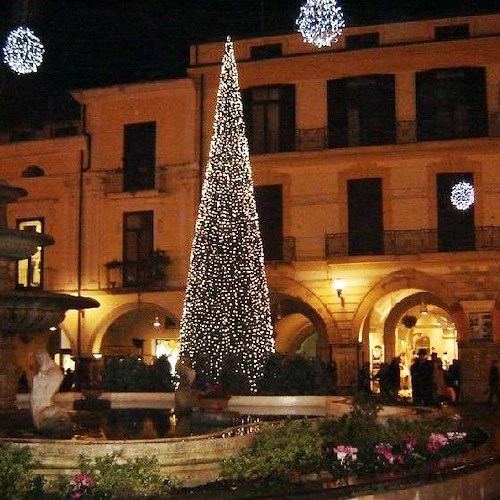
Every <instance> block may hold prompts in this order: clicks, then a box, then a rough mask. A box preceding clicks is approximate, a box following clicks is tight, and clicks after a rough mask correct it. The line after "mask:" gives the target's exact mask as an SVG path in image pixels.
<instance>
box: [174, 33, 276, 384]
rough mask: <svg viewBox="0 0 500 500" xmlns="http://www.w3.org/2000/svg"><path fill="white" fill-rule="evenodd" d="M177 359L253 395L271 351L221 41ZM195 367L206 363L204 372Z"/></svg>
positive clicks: (246, 171) (229, 58)
mask: <svg viewBox="0 0 500 500" xmlns="http://www.w3.org/2000/svg"><path fill="white" fill-rule="evenodd" d="M180 343H181V348H180V349H181V355H182V354H186V355H188V356H189V358H190V359H191V362H192V363H193V367H194V369H195V370H197V369H198V370H204V371H206V373H205V375H206V376H207V377H208V380H209V381H210V382H216V383H217V382H220V381H221V375H222V372H223V367H228V366H230V367H231V370H232V372H233V373H232V374H230V376H234V377H235V378H236V379H239V380H243V381H244V382H246V384H247V387H248V388H249V389H250V390H252V391H255V390H256V387H257V385H256V384H257V380H258V379H259V378H260V376H261V374H262V370H263V366H264V363H265V360H266V359H267V356H268V355H269V354H270V353H271V352H273V351H274V340H273V327H272V323H271V311H270V303H269V291H268V287H267V281H266V275H265V268H264V253H263V248H262V240H261V236H260V231H259V221H258V216H257V210H256V207H255V198H254V192H253V183H252V172H251V166H250V157H249V152H248V141H247V138H246V135H245V124H244V120H243V105H242V100H241V93H240V90H239V84H238V72H237V68H236V60H235V57H234V50H233V45H232V42H231V40H230V39H229V37H228V40H227V42H226V44H225V51H224V56H223V58H222V68H221V75H220V82H219V89H218V91H217V103H216V107H215V117H214V126H213V135H212V141H211V144H210V152H209V158H208V165H207V168H206V172H205V179H204V183H203V189H202V195H201V202H200V206H199V210H198V218H197V221H196V227H195V234H194V239H193V245H192V249H191V261H190V268H189V274H188V281H187V289H186V296H185V300H184V309H183V313H182V319H181V325H180ZM202 365H205V367H204V368H203V367H202Z"/></svg>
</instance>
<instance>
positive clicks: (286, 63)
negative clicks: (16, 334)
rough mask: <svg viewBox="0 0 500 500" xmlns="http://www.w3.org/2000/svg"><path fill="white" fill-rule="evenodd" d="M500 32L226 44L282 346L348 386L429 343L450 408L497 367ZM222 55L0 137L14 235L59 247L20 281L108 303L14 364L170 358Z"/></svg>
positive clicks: (0, 170) (479, 25)
mask: <svg viewBox="0 0 500 500" xmlns="http://www.w3.org/2000/svg"><path fill="white" fill-rule="evenodd" d="M499 26H500V15H498V14H494V15H483V16H474V17H461V18H449V19H433V20H425V21H415V22H408V23H396V24H385V25H376V26H363V27H352V28H348V29H346V30H345V32H344V35H343V36H342V38H341V39H340V41H339V42H338V43H337V44H336V45H335V46H334V47H332V48H325V49H316V48H314V47H312V46H310V45H307V44H304V43H303V42H302V40H301V37H300V36H299V35H298V34H291V35H280V36H266V37H259V38H247V39H241V40H235V41H234V46H235V52H236V57H237V61H238V71H239V77H240V87H241V89H242V95H243V101H244V111H245V115H246V124H247V135H248V138H249V143H250V152H251V163H252V169H253V175H254V183H255V195H256V200H257V207H258V211H259V217H260V225H261V232H262V237H263V241H264V247H265V257H266V262H267V265H266V269H267V276H268V283H269V287H270V291H271V304H272V312H273V321H274V326H275V340H276V348H277V350H278V351H280V352H284V353H290V354H292V353H296V352H302V353H304V354H306V355H315V356H319V357H321V358H322V359H324V360H325V361H330V360H334V361H335V362H336V363H337V367H338V377H339V380H338V384H339V388H340V389H342V390H345V391H351V390H353V389H354V388H355V386H356V381H357V373H358V369H359V367H360V366H361V365H363V364H365V363H368V364H369V367H370V370H372V373H376V370H377V369H378V368H379V366H380V364H381V363H382V362H384V361H387V362H388V361H390V360H391V359H392V358H393V357H395V356H401V368H402V383H403V386H405V385H406V386H407V385H408V383H409V381H408V378H409V377H408V373H409V366H410V363H411V359H412V357H413V355H414V353H415V351H416V350H418V349H419V348H426V349H428V351H429V352H436V353H437V354H438V356H439V357H441V358H442V359H443V361H444V363H445V364H449V363H451V362H452V360H453V359H458V360H459V363H460V366H461V397H462V398H463V399H464V400H481V398H484V395H483V392H484V390H485V388H486V385H487V373H488V368H489V365H490V362H491V360H493V359H497V358H498V356H499V354H500V352H499V351H500V349H499V346H500V264H499V262H500V259H499V257H500V203H499V193H500V166H499V161H500V48H499V46H500V45H499V43H498V42H499V38H500V29H499ZM223 47H224V42H223V41H218V42H214V43H204V44H200V45H195V46H192V47H191V57H190V66H189V68H188V76H187V77H186V78H182V79H176V80H168V81H161V82H152V83H139V84H132V85H123V86H114V87H108V88H98V89H89V90H84V91H76V92H73V97H74V98H75V99H76V100H77V101H78V102H79V103H80V104H81V109H82V112H81V115H82V116H81V120H80V122H78V123H75V124H73V125H72V126H73V128H71V127H68V126H67V124H59V126H58V124H49V125H48V126H47V130H39V131H38V132H37V134H38V135H33V134H32V135H29V134H28V135H27V136H26V135H25V136H23V139H25V140H23V141H19V140H12V139H15V138H16V137H17V138H19V137H20V136H19V134H17V135H16V137H5V138H4V140H3V143H2V144H1V145H0V176H1V177H2V178H4V179H6V180H7V181H8V182H9V183H11V184H13V185H18V186H22V187H24V188H26V189H27V190H28V193H29V194H28V196H27V197H26V198H24V199H22V200H20V201H19V202H17V203H15V204H12V206H10V208H9V218H10V223H11V225H12V226H16V225H17V227H23V228H26V229H28V230H40V231H43V232H46V233H48V234H50V235H52V236H53V237H54V238H55V241H56V243H55V245H54V246H53V247H47V248H45V249H44V250H43V255H37V256H34V257H33V258H32V259H31V260H30V261H28V262H21V263H19V265H18V268H17V269H16V270H15V274H16V280H17V284H18V286H20V287H27V288H30V287H33V286H43V287H44V288H47V289H50V290H55V291H64V292H66V293H68V292H69V293H71V292H73V293H80V292H81V293H82V294H83V295H86V296H92V297H94V298H95V299H97V300H98V301H99V302H100V303H101V307H100V308H98V309H96V310H91V311H85V313H80V314H78V313H76V312H74V313H73V312H69V313H68V315H67V318H66V320H65V321H64V323H63V324H61V325H54V326H55V327H56V331H55V333H50V332H46V335H38V336H33V338H28V339H25V340H19V343H20V346H19V348H20V349H19V350H20V351H21V354H20V357H21V359H22V362H23V363H24V364H25V365H26V366H29V360H27V359H23V354H22V352H28V351H29V350H30V349H31V347H32V346H33V345H35V344H36V343H37V342H38V343H42V344H43V343H47V342H48V343H49V344H50V345H52V351H53V353H54V354H58V355H59V356H60V359H61V360H62V361H63V362H66V363H70V361H69V360H70V358H71V357H72V356H73V357H74V356H92V355H93V354H97V353H99V354H100V355H103V356H122V355H127V354H139V355H141V356H144V357H145V358H146V359H148V358H150V357H153V356H156V355H161V354H165V353H166V354H173V356H174V358H175V352H176V347H177V339H178V322H179V318H180V315H181V311H182V302H183V292H184V287H185V282H186V276H187V269H188V265H189V254H190V245H191V238H192V234H193V228H194V221H195V217H196V211H197V205H198V200H199V193H200V185H201V182H202V177H203V168H204V166H205V164H206V161H207V156H208V149H209V145H210V138H211V134H212V124H213V110H214V107H215V99H216V91H217V87H218V82H219V73H220V60H221V56H222V53H223ZM60 129H61V130H60ZM57 130H60V132H55V131H57ZM23 343H24V344H25V345H22V344H23ZM26 345H28V346H31V347H30V348H29V349H28V348H27V347H26Z"/></svg>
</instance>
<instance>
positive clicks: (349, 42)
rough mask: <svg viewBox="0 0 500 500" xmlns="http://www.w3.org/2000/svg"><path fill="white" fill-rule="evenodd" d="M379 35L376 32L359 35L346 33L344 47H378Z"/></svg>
mask: <svg viewBox="0 0 500 500" xmlns="http://www.w3.org/2000/svg"><path fill="white" fill-rule="evenodd" d="M379 45H380V37H379V34H378V33H362V34H360V35H347V36H346V37H345V48H346V49H348V50H355V49H367V48H370V47H378V46H379Z"/></svg>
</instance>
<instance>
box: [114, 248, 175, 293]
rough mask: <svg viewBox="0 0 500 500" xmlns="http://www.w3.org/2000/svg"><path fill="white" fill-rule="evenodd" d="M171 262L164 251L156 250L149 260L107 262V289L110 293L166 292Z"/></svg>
mask: <svg viewBox="0 0 500 500" xmlns="http://www.w3.org/2000/svg"><path fill="white" fill-rule="evenodd" d="M170 262H171V261H170V257H169V256H168V254H167V253H166V252H165V251H163V250H155V251H154V252H153V253H152V255H151V258H149V259H147V260H138V261H123V262H122V261H118V260H113V261H110V262H107V263H106V264H105V268H106V282H107V285H106V288H107V290H108V291H109V292H128V291H130V290H137V289H141V290H164V289H165V287H166V285H167V273H166V269H167V266H168V265H169V264H170Z"/></svg>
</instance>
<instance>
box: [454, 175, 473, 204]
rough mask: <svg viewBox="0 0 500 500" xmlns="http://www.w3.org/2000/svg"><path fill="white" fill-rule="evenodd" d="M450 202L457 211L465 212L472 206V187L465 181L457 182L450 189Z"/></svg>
mask: <svg viewBox="0 0 500 500" xmlns="http://www.w3.org/2000/svg"><path fill="white" fill-rule="evenodd" d="M450 201H451V204H452V205H453V206H454V207H455V208H456V209H457V210H462V211H464V210H467V209H468V208H469V207H471V206H472V205H473V204H474V186H472V184H470V183H469V182H466V181H460V182H457V183H456V184H455V185H454V186H453V187H452V188H451V195H450Z"/></svg>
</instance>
